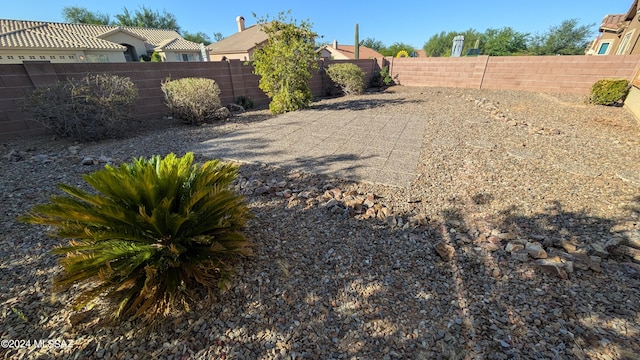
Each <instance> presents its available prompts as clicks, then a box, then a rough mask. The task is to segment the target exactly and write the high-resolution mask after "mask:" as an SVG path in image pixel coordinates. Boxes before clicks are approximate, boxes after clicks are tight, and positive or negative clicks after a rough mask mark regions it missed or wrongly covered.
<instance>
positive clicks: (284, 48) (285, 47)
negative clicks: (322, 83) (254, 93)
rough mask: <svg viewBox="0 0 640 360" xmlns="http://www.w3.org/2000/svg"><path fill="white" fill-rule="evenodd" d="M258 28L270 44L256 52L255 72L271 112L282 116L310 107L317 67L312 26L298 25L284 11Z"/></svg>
mask: <svg viewBox="0 0 640 360" xmlns="http://www.w3.org/2000/svg"><path fill="white" fill-rule="evenodd" d="M258 26H260V27H261V30H262V31H264V32H265V33H266V34H267V36H268V41H267V43H266V44H264V45H262V46H260V47H259V48H258V49H257V50H256V51H255V52H254V53H253V73H254V74H256V75H258V76H260V81H259V84H258V85H259V87H260V89H261V90H262V91H264V93H265V94H266V95H267V96H268V97H269V98H270V99H271V102H270V103H269V110H271V112H272V113H274V114H281V113H285V112H288V111H295V110H299V109H303V108H306V107H309V105H311V101H312V100H313V95H312V93H311V88H310V85H309V82H310V80H311V76H312V72H313V71H314V70H316V69H317V68H318V63H317V61H316V58H317V54H316V52H315V42H314V39H315V38H316V36H317V35H316V34H315V33H314V32H313V31H312V29H311V28H312V26H311V23H309V22H307V21H302V22H300V23H297V22H296V21H295V20H294V19H291V18H289V19H288V18H287V15H286V14H285V13H283V12H281V13H279V14H278V17H277V18H275V19H273V20H271V19H269V18H268V17H267V18H263V19H259V20H258Z"/></svg>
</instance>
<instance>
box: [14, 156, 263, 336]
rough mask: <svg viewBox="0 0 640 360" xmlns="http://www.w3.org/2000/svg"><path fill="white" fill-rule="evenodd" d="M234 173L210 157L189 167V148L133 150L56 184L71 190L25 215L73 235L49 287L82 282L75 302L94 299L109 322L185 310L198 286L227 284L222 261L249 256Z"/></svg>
mask: <svg viewBox="0 0 640 360" xmlns="http://www.w3.org/2000/svg"><path fill="white" fill-rule="evenodd" d="M236 175H237V168H236V167H235V166H233V165H231V164H229V163H222V162H220V161H218V160H213V161H208V162H206V163H204V164H202V165H201V166H197V165H194V164H193V153H188V154H186V155H185V156H184V157H182V158H179V157H177V156H176V155H174V154H169V155H167V156H166V157H165V158H164V159H163V158H161V157H159V156H154V157H152V158H150V159H149V160H147V159H144V158H140V159H137V160H134V161H133V162H132V163H129V164H122V165H120V166H119V167H112V166H109V165H107V166H105V168H104V169H102V170H99V171H96V172H93V173H91V174H86V175H84V176H83V178H84V180H85V181H86V182H87V183H88V184H89V185H90V186H91V187H93V189H92V191H91V192H87V191H85V190H82V189H80V188H77V187H73V186H71V185H64V184H63V185H60V188H61V189H62V191H64V192H65V193H66V194H67V195H69V196H66V195H65V196H54V197H52V198H51V203H49V204H42V205H37V206H35V207H34V208H33V209H32V210H31V213H30V214H29V215H27V216H26V217H24V218H23V220H24V221H27V222H29V223H34V224H43V225H49V226H53V229H55V231H54V232H53V233H52V234H51V236H53V237H57V238H64V239H71V241H70V242H69V243H68V245H65V246H59V247H56V248H55V249H54V250H53V252H54V253H55V254H64V255H66V257H64V258H61V259H60V260H59V263H60V264H61V265H62V267H63V269H64V272H63V273H62V275H60V276H59V277H57V278H56V279H54V291H63V290H66V289H68V288H70V287H71V286H73V285H75V284H79V283H83V284H84V285H86V287H85V290H83V292H82V293H81V294H79V295H78V296H76V297H75V299H74V302H73V305H74V307H75V309H76V310H79V309H82V308H84V307H85V306H87V305H93V302H94V301H95V300H96V299H98V298H100V299H103V300H107V301H106V302H105V304H106V306H107V308H106V309H105V310H108V311H109V313H110V314H111V315H112V316H113V317H112V320H116V319H119V318H120V319H121V318H124V317H125V316H128V317H131V318H138V317H141V318H144V319H145V320H147V321H149V322H151V323H152V322H154V321H155V320H158V318H156V317H157V316H165V315H167V314H168V313H169V312H170V311H171V310H172V309H174V308H175V307H184V308H185V309H186V310H188V303H189V301H188V300H189V299H192V298H194V296H196V295H197V294H198V292H197V290H198V289H207V290H209V291H213V290H215V289H216V288H220V289H227V288H228V287H229V286H230V281H231V276H232V274H233V268H232V266H231V264H232V263H231V262H230V261H231V260H233V259H235V258H237V257H238V256H242V255H244V256H246V255H250V254H251V250H250V244H249V242H248V241H247V240H246V239H245V238H244V236H243V235H242V234H241V233H240V230H241V229H242V228H243V227H244V225H245V221H246V219H247V217H248V216H249V212H248V208H247V206H246V205H245V203H244V202H243V199H242V197H241V196H240V195H237V194H236V193H235V192H234V191H232V190H231V188H230V184H231V182H232V181H233V180H234V179H235V177H236Z"/></svg>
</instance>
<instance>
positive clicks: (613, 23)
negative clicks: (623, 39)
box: [599, 14, 627, 32]
mask: <svg viewBox="0 0 640 360" xmlns="http://www.w3.org/2000/svg"><path fill="white" fill-rule="evenodd" d="M626 17H627V14H614V15H607V16H605V17H604V18H603V19H602V24H600V29H599V30H600V31H604V30H607V31H614V32H618V30H620V28H621V25H622V24H623V23H624V21H625V18H626Z"/></svg>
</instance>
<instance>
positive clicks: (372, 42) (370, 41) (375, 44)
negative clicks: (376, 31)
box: [360, 38, 385, 51]
mask: <svg viewBox="0 0 640 360" xmlns="http://www.w3.org/2000/svg"><path fill="white" fill-rule="evenodd" d="M360 45H362V46H366V47H368V48H369V49H373V50H375V51H380V50H382V49H384V47H385V46H384V43H383V42H382V41H380V40H376V39H374V38H366V39H364V40H362V41H360Z"/></svg>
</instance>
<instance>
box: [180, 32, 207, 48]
mask: <svg viewBox="0 0 640 360" xmlns="http://www.w3.org/2000/svg"><path fill="white" fill-rule="evenodd" d="M182 37H183V38H184V39H185V40H189V41H193V42H194V43H198V44H205V45H209V44H211V38H210V37H209V35H207V34H205V33H203V32H202V31H198V32H197V33H194V34H192V33H190V32H188V31H185V32H183V33H182Z"/></svg>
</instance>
